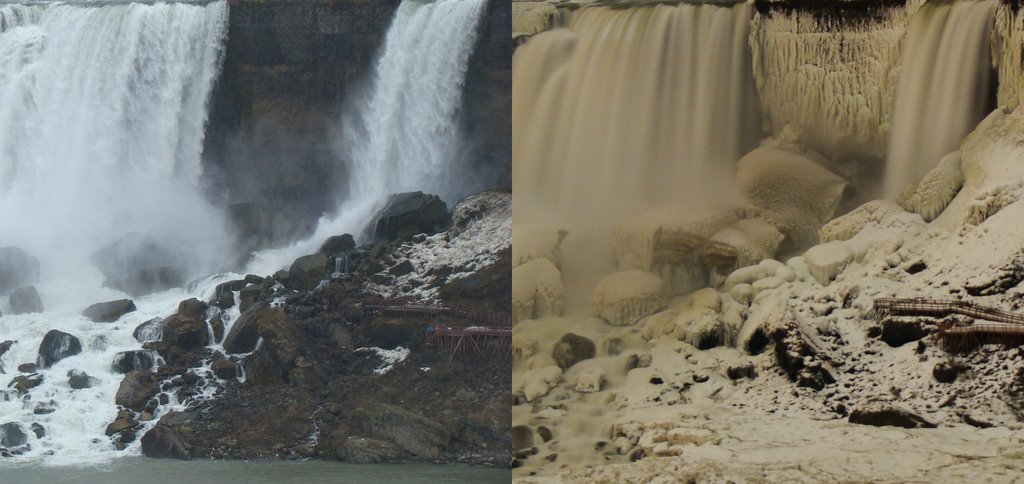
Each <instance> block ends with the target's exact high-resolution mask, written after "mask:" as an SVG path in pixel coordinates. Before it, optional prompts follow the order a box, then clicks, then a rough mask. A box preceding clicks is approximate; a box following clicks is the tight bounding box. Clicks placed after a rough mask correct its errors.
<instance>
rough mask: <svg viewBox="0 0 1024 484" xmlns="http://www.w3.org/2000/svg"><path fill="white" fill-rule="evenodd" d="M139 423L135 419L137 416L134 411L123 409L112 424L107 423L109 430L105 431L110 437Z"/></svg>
mask: <svg viewBox="0 0 1024 484" xmlns="http://www.w3.org/2000/svg"><path fill="white" fill-rule="evenodd" d="M138 425H139V421H138V420H135V417H134V416H133V414H132V412H130V411H127V410H122V411H120V412H118V414H117V418H115V419H114V421H113V422H110V424H109V425H107V430H106V432H104V433H106V434H107V437H109V436H111V435H114V434H116V433H118V432H121V431H124V430H128V429H130V428H133V427H136V426H138Z"/></svg>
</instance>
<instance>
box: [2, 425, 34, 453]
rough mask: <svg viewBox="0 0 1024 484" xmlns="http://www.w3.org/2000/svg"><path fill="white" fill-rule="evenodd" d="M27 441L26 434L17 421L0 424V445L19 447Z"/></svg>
mask: <svg viewBox="0 0 1024 484" xmlns="http://www.w3.org/2000/svg"><path fill="white" fill-rule="evenodd" d="M27 443H28V434H26V433H25V431H24V430H23V429H22V428H21V424H19V423H18V422H7V423H5V424H3V425H0V447H5V448H8V449H10V448H12V447H20V446H22V445H25V444H27Z"/></svg>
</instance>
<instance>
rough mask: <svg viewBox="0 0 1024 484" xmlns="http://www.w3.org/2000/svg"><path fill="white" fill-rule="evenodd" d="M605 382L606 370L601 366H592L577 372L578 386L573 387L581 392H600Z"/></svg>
mask: <svg viewBox="0 0 1024 484" xmlns="http://www.w3.org/2000/svg"><path fill="white" fill-rule="evenodd" d="M604 382H605V376H604V371H602V370H601V368H599V367H596V366H590V367H587V368H584V369H583V370H582V371H580V372H579V373H577V374H576V386H575V387H573V389H574V390H576V391H577V392H580V393H593V392H599V391H601V387H602V386H603V385H604Z"/></svg>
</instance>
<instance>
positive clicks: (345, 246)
mask: <svg viewBox="0 0 1024 484" xmlns="http://www.w3.org/2000/svg"><path fill="white" fill-rule="evenodd" d="M355 248H356V239H354V238H353V237H352V235H351V234H341V235H332V236H331V237H328V239H327V240H326V241H324V244H323V245H321V246H320V251H319V252H320V253H321V254H324V255H333V254H339V253H342V252H348V251H350V250H353V249H355Z"/></svg>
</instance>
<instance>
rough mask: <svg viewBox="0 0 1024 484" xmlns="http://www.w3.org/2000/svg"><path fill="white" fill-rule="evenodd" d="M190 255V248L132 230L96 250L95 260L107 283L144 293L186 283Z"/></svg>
mask: <svg viewBox="0 0 1024 484" xmlns="http://www.w3.org/2000/svg"><path fill="white" fill-rule="evenodd" d="M188 255H189V250H187V248H184V247H179V246H176V245H175V244H172V243H170V242H167V241H164V240H161V239H157V238H155V237H152V236H148V235H144V234H140V233H137V232H133V233H129V234H126V235H125V236H123V237H121V238H120V239H117V240H115V241H114V242H112V243H110V244H109V245H107V246H106V247H104V248H102V249H100V250H99V251H97V252H96V253H95V254H93V257H92V262H93V264H94V265H95V266H96V267H97V268H98V269H99V270H100V272H102V273H103V276H104V278H105V279H104V285H105V286H107V287H111V288H114V289H117V290H120V291H124V292H126V293H128V294H131V295H132V296H141V295H145V294H150V293H153V292H158V291H162V290H165V289H170V288H172V287H179V286H181V285H183V284H184V283H185V275H184V267H182V266H181V264H182V261H186V260H189V257H188Z"/></svg>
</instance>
